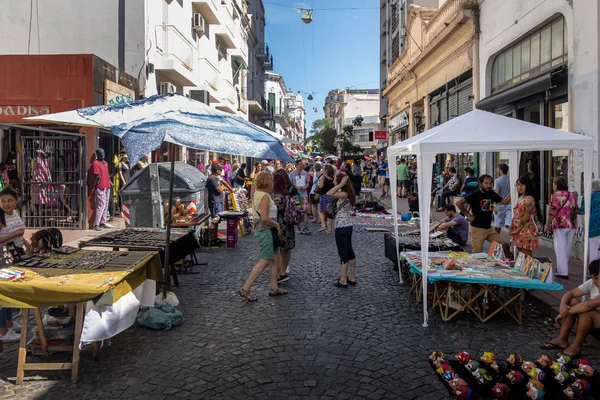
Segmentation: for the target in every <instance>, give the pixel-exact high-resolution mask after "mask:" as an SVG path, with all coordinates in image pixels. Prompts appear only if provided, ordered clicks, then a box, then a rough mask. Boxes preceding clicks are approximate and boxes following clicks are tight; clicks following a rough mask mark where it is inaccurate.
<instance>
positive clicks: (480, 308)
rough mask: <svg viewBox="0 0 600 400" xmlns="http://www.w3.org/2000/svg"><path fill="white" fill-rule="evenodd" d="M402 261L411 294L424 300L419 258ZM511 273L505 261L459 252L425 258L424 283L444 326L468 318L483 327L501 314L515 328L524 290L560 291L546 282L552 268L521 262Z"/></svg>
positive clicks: (531, 261)
mask: <svg viewBox="0 0 600 400" xmlns="http://www.w3.org/2000/svg"><path fill="white" fill-rule="evenodd" d="M401 257H402V258H403V259H404V260H406V262H407V263H408V265H409V267H410V282H411V290H412V291H413V292H414V293H415V296H416V298H417V299H419V300H420V299H422V298H423V291H422V290H421V287H425V285H424V284H423V275H424V274H423V269H424V268H423V264H422V253H421V252H418V251H415V252H404V253H402V254H401ZM521 259H522V260H523V262H517V264H516V265H515V266H514V267H512V266H511V265H510V264H509V263H508V262H507V261H506V260H502V259H499V258H495V257H492V256H490V255H488V254H485V253H480V254H469V253H465V252H457V251H441V252H430V253H429V254H428V258H427V268H425V270H426V277H427V283H429V284H431V285H433V296H432V305H431V308H432V309H434V308H436V307H437V308H438V309H439V311H440V316H441V318H442V320H443V321H449V320H451V319H452V318H454V317H455V316H457V315H459V314H460V313H463V312H470V313H471V314H473V315H475V316H476V317H477V319H479V320H480V321H481V322H486V321H488V320H489V319H490V318H492V317H493V316H494V315H496V314H498V313H499V312H504V313H505V314H507V315H510V316H511V317H512V318H513V319H514V320H515V321H516V322H517V323H518V324H520V323H521V319H522V302H523V297H524V296H523V295H524V293H525V291H527V290H534V289H539V290H562V288H563V287H562V285H560V284H558V283H551V282H549V281H550V280H551V279H548V277H549V276H550V277H551V269H552V265H551V263H541V262H539V261H538V260H535V259H533V258H531V257H527V259H526V258H525V257H521Z"/></svg>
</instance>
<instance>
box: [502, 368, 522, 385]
mask: <svg viewBox="0 0 600 400" xmlns="http://www.w3.org/2000/svg"><path fill="white" fill-rule="evenodd" d="M506 377H507V378H508V380H509V381H510V383H512V384H515V383H521V382H523V379H525V377H524V376H523V374H522V373H520V372H519V371H510V372H509V373H508V374H506Z"/></svg>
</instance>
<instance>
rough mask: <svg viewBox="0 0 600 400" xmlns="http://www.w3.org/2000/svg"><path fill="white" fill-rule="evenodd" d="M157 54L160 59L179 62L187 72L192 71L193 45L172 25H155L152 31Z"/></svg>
mask: <svg viewBox="0 0 600 400" xmlns="http://www.w3.org/2000/svg"><path fill="white" fill-rule="evenodd" d="M154 36H155V41H156V50H157V53H158V54H159V55H160V56H162V58H172V59H176V60H178V61H179V62H181V65H182V66H183V67H185V68H186V69H187V70H189V71H191V70H193V69H194V50H196V48H195V47H194V45H193V44H192V43H191V42H190V41H189V40H187V39H186V38H185V36H183V34H182V33H181V32H179V30H177V28H175V26H173V25H157V26H156V27H155V30H154Z"/></svg>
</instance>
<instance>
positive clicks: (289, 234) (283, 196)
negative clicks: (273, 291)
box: [271, 169, 300, 283]
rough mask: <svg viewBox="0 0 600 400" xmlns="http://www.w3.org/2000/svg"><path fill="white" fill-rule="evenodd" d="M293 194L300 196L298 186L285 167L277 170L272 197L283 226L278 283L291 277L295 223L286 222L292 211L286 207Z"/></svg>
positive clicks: (278, 264) (294, 244)
mask: <svg viewBox="0 0 600 400" xmlns="http://www.w3.org/2000/svg"><path fill="white" fill-rule="evenodd" d="M293 196H297V197H296V199H298V198H299V197H300V196H299V193H298V190H297V188H295V187H294V185H293V184H292V181H291V180H290V178H289V176H288V174H287V173H286V172H285V170H284V169H279V170H277V171H275V172H274V173H273V194H272V195H271V197H272V199H273V201H274V202H275V205H276V206H277V223H278V224H279V227H280V228H281V230H280V233H279V236H278V239H279V244H280V248H279V249H280V251H279V254H277V255H275V261H276V262H277V266H278V273H279V274H278V278H277V283H281V282H285V281H287V280H288V279H289V277H288V275H287V274H288V272H289V266H290V259H291V257H292V249H293V248H294V247H296V232H295V230H294V225H288V224H286V223H285V221H286V218H285V216H286V213H288V212H290V210H287V209H286V204H289V202H290V200H291V199H292V198H293ZM288 220H289V219H288Z"/></svg>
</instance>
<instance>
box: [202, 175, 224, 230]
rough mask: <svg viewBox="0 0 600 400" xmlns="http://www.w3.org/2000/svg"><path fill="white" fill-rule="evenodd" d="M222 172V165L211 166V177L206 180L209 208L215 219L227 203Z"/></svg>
mask: <svg viewBox="0 0 600 400" xmlns="http://www.w3.org/2000/svg"><path fill="white" fill-rule="evenodd" d="M221 171H223V167H222V166H221V165H220V164H213V165H211V166H210V175H209V176H208V178H207V179H206V190H207V191H208V208H209V210H210V216H211V217H212V218H215V217H216V216H217V214H219V213H220V212H222V211H223V203H224V202H225V194H224V192H225V189H226V187H225V185H224V184H223V183H222V180H221Z"/></svg>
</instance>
